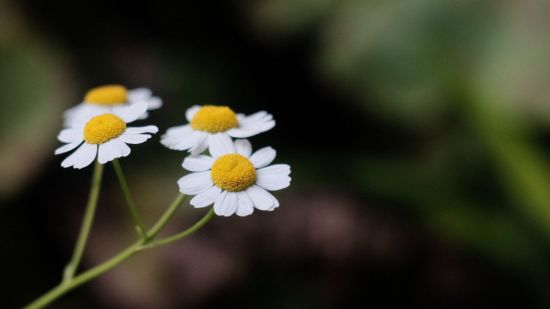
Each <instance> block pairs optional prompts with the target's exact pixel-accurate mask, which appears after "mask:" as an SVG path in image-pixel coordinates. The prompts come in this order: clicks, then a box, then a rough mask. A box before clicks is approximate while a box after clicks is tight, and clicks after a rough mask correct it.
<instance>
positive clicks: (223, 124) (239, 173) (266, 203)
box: [55, 85, 291, 216]
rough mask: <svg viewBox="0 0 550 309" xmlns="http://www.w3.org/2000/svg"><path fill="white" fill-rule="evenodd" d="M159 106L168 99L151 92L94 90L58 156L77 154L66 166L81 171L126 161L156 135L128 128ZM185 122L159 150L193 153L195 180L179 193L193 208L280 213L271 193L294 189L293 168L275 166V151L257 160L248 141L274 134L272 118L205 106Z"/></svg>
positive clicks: (190, 165)
mask: <svg viewBox="0 0 550 309" xmlns="http://www.w3.org/2000/svg"><path fill="white" fill-rule="evenodd" d="M161 106H162V100H161V99H159V98H158V97H155V96H153V95H152V92H151V91H150V90H149V89H146V88H139V89H134V90H127V89H126V88H125V87H123V86H120V85H107V86H101V87H97V88H94V89H91V90H90V91H89V92H88V93H87V94H86V95H85V97H84V100H83V102H82V103H81V104H79V105H77V106H76V107H74V108H71V109H70V110H68V111H67V112H66V113H65V115H64V117H65V120H64V124H65V126H66V128H64V129H63V130H62V131H61V132H60V134H59V136H58V139H59V140H60V141H61V142H63V143H65V145H63V146H61V147H60V148H58V149H57V150H56V151H55V154H62V153H66V152H69V151H72V150H74V149H76V151H74V152H73V153H72V154H71V155H69V156H68V157H67V158H66V159H65V160H64V161H63V162H62V163H61V166H63V167H73V168H77V169H81V168H84V167H86V166H88V165H90V164H91V163H92V162H94V160H95V159H96V157H97V160H98V162H99V163H101V164H104V163H107V162H109V161H112V160H114V159H116V158H120V157H126V156H128V155H129V154H130V148H129V147H128V144H141V143H143V142H145V141H146V140H148V139H149V138H150V137H151V134H154V133H157V132H158V128H157V127H156V126H142V127H128V126H127V124H128V123H130V122H133V121H136V120H140V119H146V118H147V116H148V111H149V110H154V109H158V108H160V107H161ZM185 116H186V118H187V121H188V124H185V125H181V126H177V127H173V128H170V129H168V130H167V132H166V134H164V135H163V136H162V139H161V143H162V144H163V145H164V146H166V147H168V148H170V149H173V150H180V151H185V150H187V151H188V152H189V153H190V154H189V156H188V157H186V158H185V160H184V161H183V164H182V166H183V168H184V169H186V170H188V171H190V172H191V173H189V174H188V175H186V176H184V177H182V178H181V179H180V180H179V181H178V186H179V189H180V191H181V192H182V193H184V194H187V195H194V197H193V198H192V199H191V205H192V206H194V207H197V208H201V207H207V206H210V205H212V204H213V205H214V212H215V213H216V214H217V215H219V216H231V215H233V214H237V215H238V216H248V215H250V214H252V213H253V212H254V209H259V210H267V211H272V210H274V209H275V208H277V207H279V202H278V200H277V199H276V198H275V197H274V196H273V195H272V194H271V193H269V192H268V191H276V190H281V189H284V188H286V187H288V186H289V185H290V180H291V178H290V176H289V175H290V166H288V165H286V164H274V165H270V164H271V162H273V160H274V159H275V155H276V152H275V150H274V149H273V148H271V147H265V148H262V149H259V150H257V151H256V152H254V153H253V152H252V146H251V144H250V142H249V141H248V140H247V139H244V138H248V137H251V136H254V135H257V134H259V133H262V132H265V131H268V130H270V129H271V128H273V127H274V126H275V121H274V120H273V116H272V115H270V114H268V113H267V112H264V111H261V112H257V113H255V114H252V115H250V116H245V115H243V114H236V113H235V112H234V111H233V110H232V109H231V108H229V107H227V106H213V105H205V106H193V107H191V108H189V109H188V110H187V112H186V113H185ZM232 138H236V140H232ZM206 151H208V154H205V153H206Z"/></svg>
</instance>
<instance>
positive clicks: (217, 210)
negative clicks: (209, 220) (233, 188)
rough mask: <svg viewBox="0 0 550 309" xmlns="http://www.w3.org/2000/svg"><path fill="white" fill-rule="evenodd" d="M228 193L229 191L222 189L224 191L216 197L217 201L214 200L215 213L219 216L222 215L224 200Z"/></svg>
mask: <svg viewBox="0 0 550 309" xmlns="http://www.w3.org/2000/svg"><path fill="white" fill-rule="evenodd" d="M226 195H227V191H222V193H220V195H218V197H217V198H216V201H214V213H215V214H217V215H218V216H221V213H223V212H222V211H221V209H222V204H223V200H224V199H225V196H226Z"/></svg>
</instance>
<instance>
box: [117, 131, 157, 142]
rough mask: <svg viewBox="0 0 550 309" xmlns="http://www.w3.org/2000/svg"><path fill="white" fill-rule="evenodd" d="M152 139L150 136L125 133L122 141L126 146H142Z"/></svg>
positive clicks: (121, 138)
mask: <svg viewBox="0 0 550 309" xmlns="http://www.w3.org/2000/svg"><path fill="white" fill-rule="evenodd" d="M150 138H151V135H149V134H129V133H128V132H124V134H122V135H121V136H120V140H121V141H123V142H125V143H126V144H141V143H144V142H145V141H146V140H148V139H150Z"/></svg>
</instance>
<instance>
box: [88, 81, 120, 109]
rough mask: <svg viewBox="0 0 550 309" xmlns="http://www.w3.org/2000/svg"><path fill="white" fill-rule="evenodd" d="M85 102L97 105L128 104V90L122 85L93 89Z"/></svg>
mask: <svg viewBox="0 0 550 309" xmlns="http://www.w3.org/2000/svg"><path fill="white" fill-rule="evenodd" d="M84 102H86V103H88V104H96V105H118V104H124V103H126V102H128V90H127V89H126V87H124V86H120V85H107V86H101V87H96V88H92V89H91V90H90V91H88V93H86V96H85V97H84Z"/></svg>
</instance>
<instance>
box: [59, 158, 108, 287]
mask: <svg viewBox="0 0 550 309" xmlns="http://www.w3.org/2000/svg"><path fill="white" fill-rule="evenodd" d="M102 177H103V165H102V164H99V162H97V161H96V163H95V166H94V174H93V176H92V184H91V188H90V195H89V197H88V204H87V205H86V212H85V213H84V219H83V220H82V225H81V226H80V232H79V234H78V238H77V241H76V245H75V249H74V252H73V256H72V258H71V260H70V262H69V264H67V266H65V270H64V272H63V282H62V283H63V284H65V283H67V282H69V281H71V280H72V279H73V277H74V274H75V273H76V271H77V270H78V265H79V264H80V260H81V259H82V254H83V253H84V248H85V247H86V243H87V242H88V237H89V235H90V230H91V228H92V224H93V221H94V217H95V212H96V208H97V201H98V199H99V191H100V189H101V179H102Z"/></svg>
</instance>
